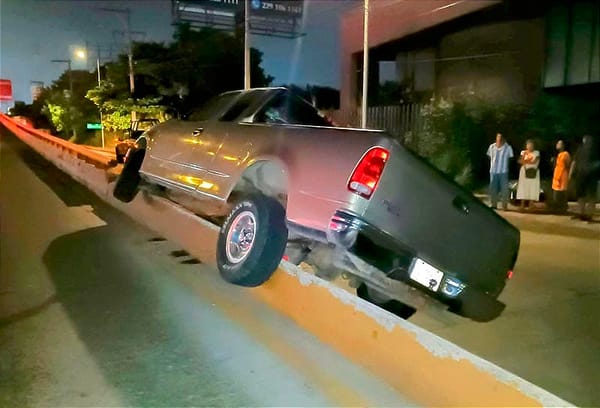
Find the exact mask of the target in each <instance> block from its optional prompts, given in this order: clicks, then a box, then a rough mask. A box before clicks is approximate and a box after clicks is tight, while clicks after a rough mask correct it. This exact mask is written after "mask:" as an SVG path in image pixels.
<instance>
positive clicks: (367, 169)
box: [348, 147, 390, 198]
mask: <svg viewBox="0 0 600 408" xmlns="http://www.w3.org/2000/svg"><path fill="white" fill-rule="evenodd" d="M389 155H390V152H388V151H387V150H386V149H384V148H383V147H374V148H372V149H371V150H369V151H368V152H367V153H365V155H364V156H363V157H362V159H360V162H359V163H358V165H357V166H356V168H355V169H354V172H353V173H352V176H351V177H350V181H348V190H350V191H352V192H353V193H356V194H358V195H360V196H362V197H365V198H371V195H372V194H373V192H374V191H375V188H377V183H379V179H380V178H381V174H382V173H383V168H384V167H385V163H386V162H387V159H388V157H389Z"/></svg>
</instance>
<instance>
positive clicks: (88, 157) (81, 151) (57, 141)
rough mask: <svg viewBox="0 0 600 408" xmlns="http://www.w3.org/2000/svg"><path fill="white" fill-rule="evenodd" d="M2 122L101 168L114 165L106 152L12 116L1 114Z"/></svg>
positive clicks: (11, 129) (17, 132)
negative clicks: (32, 125)
mask: <svg viewBox="0 0 600 408" xmlns="http://www.w3.org/2000/svg"><path fill="white" fill-rule="evenodd" d="M0 123H2V124H3V125H4V126H6V128H8V129H9V130H10V131H12V132H13V133H15V134H17V136H19V133H21V132H25V133H26V134H27V135H30V136H34V137H35V138H37V139H40V140H41V141H43V142H45V143H48V144H50V145H53V146H55V147H57V148H59V149H62V150H63V151H67V152H69V153H70V154H72V155H74V156H76V157H77V158H78V159H80V160H83V161H85V162H86V163H89V164H92V165H94V166H95V167H97V168H99V169H108V168H110V167H114V164H113V163H112V159H111V158H110V157H108V156H107V155H106V154H102V153H100V152H97V151H93V150H91V149H88V148H87V147H85V146H83V145H77V144H75V143H71V142H68V141H66V140H64V139H61V138H60V137H56V136H52V135H51V134H50V133H47V132H43V131H41V130H38V129H35V128H33V127H31V126H28V125H25V124H23V123H19V122H18V121H15V120H12V119H11V118H10V117H8V116H6V115H4V114H0Z"/></svg>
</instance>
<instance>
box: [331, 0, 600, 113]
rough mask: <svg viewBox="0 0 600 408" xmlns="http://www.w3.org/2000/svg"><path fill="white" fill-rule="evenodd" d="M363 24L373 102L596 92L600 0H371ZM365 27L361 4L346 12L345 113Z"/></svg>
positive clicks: (356, 86)
mask: <svg viewBox="0 0 600 408" xmlns="http://www.w3.org/2000/svg"><path fill="white" fill-rule="evenodd" d="M369 21H370V23H369V95H368V100H369V105H370V106H373V105H383V104H394V103H401V102H407V101H411V102H415V101H424V100H427V99H429V98H430V97H431V96H433V95H436V96H443V97H450V98H451V97H453V96H456V95H461V94H465V93H468V94H476V95H478V96H480V97H483V98H486V99H489V100H492V101H498V102H508V103H517V104H530V103H532V102H533V101H534V100H535V98H536V97H537V95H538V94H539V93H540V92H541V91H543V90H551V91H558V92H562V91H564V92H569V91H573V90H576V92H579V93H587V94H590V95H593V94H596V95H597V94H600V87H599V85H600V54H599V50H600V29H599V28H600V1H598V0H574V1H558V0H556V1H554V0H547V1H539V2H538V1H528V0H521V1H518V0H509V1H495V0H462V1H460V0H459V1H456V0H454V1H452V0H404V1H398V0H375V1H371V7H370V17H369ZM362 28H363V9H362V7H360V6H359V7H356V8H355V9H352V10H350V11H349V12H347V13H346V14H345V15H344V16H343V18H342V24H341V30H342V33H341V38H342V65H341V68H342V76H341V77H342V86H341V105H342V110H355V109H356V107H357V106H359V104H360V100H361V90H362V52H363V48H362V47H363V37H362ZM390 90H392V92H390ZM390 95H391V96H390Z"/></svg>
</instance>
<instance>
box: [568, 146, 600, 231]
mask: <svg viewBox="0 0 600 408" xmlns="http://www.w3.org/2000/svg"><path fill="white" fill-rule="evenodd" d="M598 156H599V154H598V151H597V149H594V146H593V141H592V137H591V136H590V135H585V136H584V137H583V143H582V144H581V146H580V147H579V149H577V153H575V158H574V160H573V164H572V165H571V172H570V178H571V179H575V190H576V192H577V199H578V202H579V215H577V216H575V217H574V218H579V219H581V220H585V221H591V219H592V213H593V210H594V206H595V204H596V194H597V192H596V190H597V188H598V173H600V158H599V157H598Z"/></svg>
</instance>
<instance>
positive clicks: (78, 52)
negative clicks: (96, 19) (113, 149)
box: [75, 46, 104, 149]
mask: <svg viewBox="0 0 600 408" xmlns="http://www.w3.org/2000/svg"><path fill="white" fill-rule="evenodd" d="M75 56H76V57H77V58H79V59H85V60H86V61H87V56H88V52H87V48H86V49H85V50H83V49H78V50H76V51H75ZM96 70H97V72H98V88H100V83H101V78H100V46H98V55H96ZM98 110H99V111H100V132H101V134H102V148H103V149H104V121H103V118H102V107H101V106H98Z"/></svg>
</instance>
